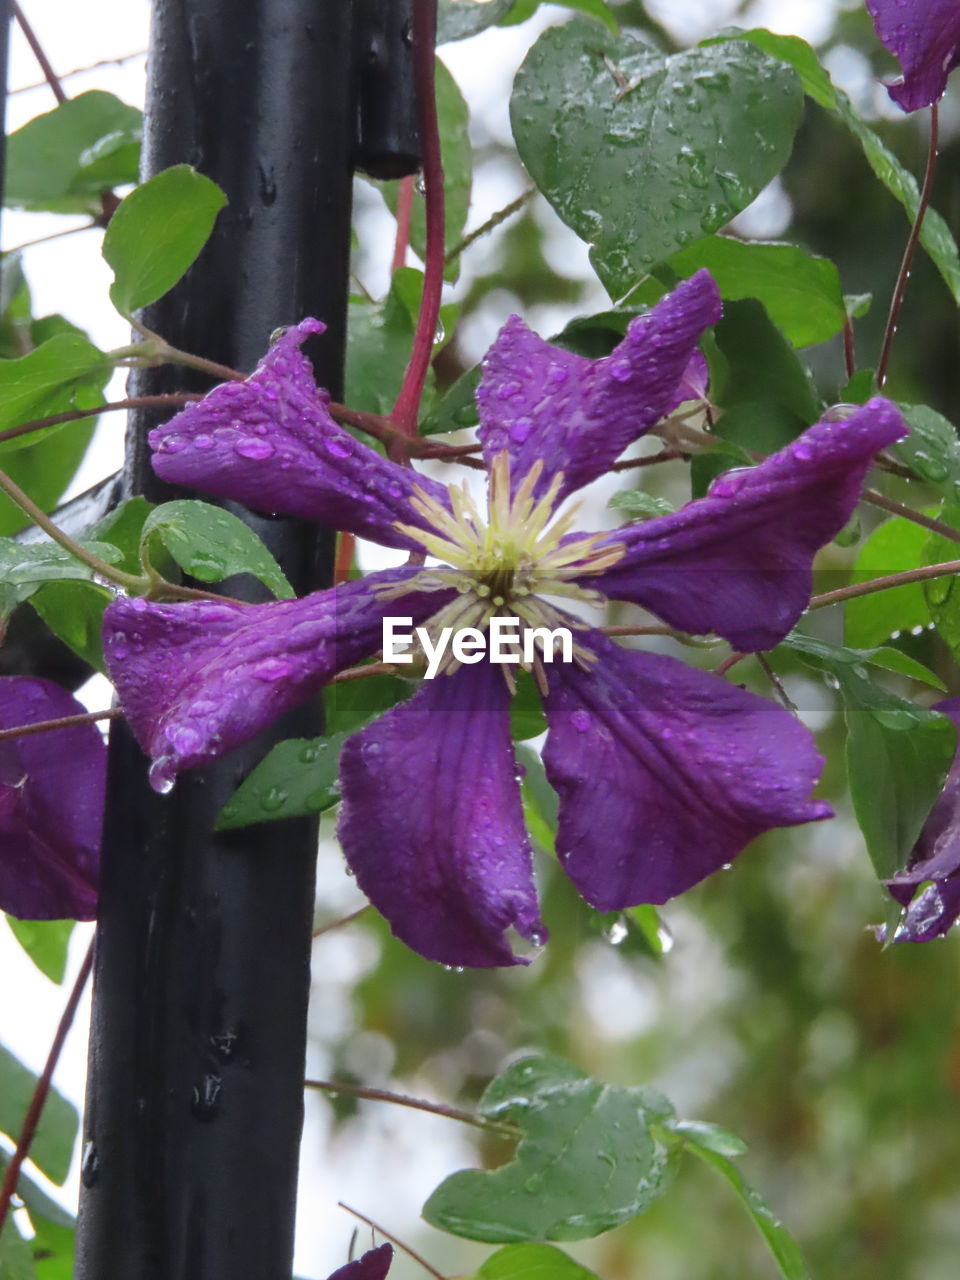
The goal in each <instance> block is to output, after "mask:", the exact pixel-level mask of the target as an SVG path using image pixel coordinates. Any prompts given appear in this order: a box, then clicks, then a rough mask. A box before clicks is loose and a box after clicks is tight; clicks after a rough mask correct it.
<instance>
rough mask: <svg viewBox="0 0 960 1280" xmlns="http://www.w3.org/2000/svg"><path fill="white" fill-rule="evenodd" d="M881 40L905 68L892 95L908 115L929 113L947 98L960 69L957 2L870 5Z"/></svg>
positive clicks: (873, 0)
mask: <svg viewBox="0 0 960 1280" xmlns="http://www.w3.org/2000/svg"><path fill="white" fill-rule="evenodd" d="M867 9H868V10H869V12H870V16H871V18H873V25H874V26H875V27H876V29H877V35H878V36H879V37H880V40H881V42H882V43H883V44H884V45H886V47H887V48H888V49H889V50H890V52H891V53H892V54H893V55H894V57H895V58H896V59H897V60H898V61H899V63H900V66H901V67H902V68H903V77H902V79H900V80H898V81H897V82H896V84H892V85H889V86H888V87H887V92H888V93H889V94H890V97H891V98H892V99H893V100H894V102H896V103H897V104H898V106H900V107H902V108H903V110H904V111H917V110H919V109H920V108H921V107H929V106H931V105H932V104H933V103H934V102H936V101H938V99H939V98H941V97H942V96H943V92H944V90H945V89H946V87H947V77H948V76H949V75H950V72H951V71H952V70H953V69H954V67H956V66H958V65H960V5H958V4H957V0H867Z"/></svg>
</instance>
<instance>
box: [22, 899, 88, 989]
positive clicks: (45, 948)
mask: <svg viewBox="0 0 960 1280" xmlns="http://www.w3.org/2000/svg"><path fill="white" fill-rule="evenodd" d="M7 925H8V926H9V929H10V932H11V933H12V934H13V936H14V937H15V938H16V940H17V941H18V942H19V943H20V945H21V947H23V949H24V951H25V952H26V953H27V955H28V956H29V957H30V959H31V960H32V961H33V963H34V964H35V965H36V966H37V968H38V969H39V970H40V972H41V973H43V974H46V976H47V977H48V978H49V979H50V981H51V982H56V983H60V982H63V975H64V973H65V972H66V969H67V948H68V947H69V945H70V937H71V935H72V933H73V930H74V927H75V925H76V921H74V920H18V919H17V917H16V916H7Z"/></svg>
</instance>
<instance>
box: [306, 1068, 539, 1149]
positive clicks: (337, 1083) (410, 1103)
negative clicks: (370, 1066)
mask: <svg viewBox="0 0 960 1280" xmlns="http://www.w3.org/2000/svg"><path fill="white" fill-rule="evenodd" d="M304 1084H305V1085H306V1087H307V1088H308V1089H321V1090H323V1092H325V1093H345V1094H346V1095H347V1096H348V1097H350V1098H362V1099H363V1100H364V1101H366V1102H392V1103H394V1104H395V1105H396V1106H398V1107H410V1108H411V1109H412V1110H414V1111H427V1112H429V1113H430V1115H434V1116H443V1117H445V1119H447V1120H458V1121H459V1122H460V1123H461V1124H469V1125H473V1127H474V1128H475V1129H487V1130H488V1131H489V1132H491V1133H499V1134H500V1135H501V1136H502V1137H504V1138H514V1139H515V1138H522V1137H523V1132H522V1130H520V1129H518V1128H517V1127H516V1125H512V1124H498V1123H497V1121H496V1120H485V1119H484V1117H483V1116H477V1115H474V1114H473V1113H472V1112H471V1111H461V1110H460V1108H459V1107H449V1106H447V1105H446V1103H443V1102H427V1101H426V1099H424V1098H412V1097H410V1095H409V1094H406V1093H393V1092H391V1091H390V1090H389V1089H373V1088H370V1087H369V1086H368V1085H364V1084H353V1083H351V1082H350V1081H349V1080H305V1081H304Z"/></svg>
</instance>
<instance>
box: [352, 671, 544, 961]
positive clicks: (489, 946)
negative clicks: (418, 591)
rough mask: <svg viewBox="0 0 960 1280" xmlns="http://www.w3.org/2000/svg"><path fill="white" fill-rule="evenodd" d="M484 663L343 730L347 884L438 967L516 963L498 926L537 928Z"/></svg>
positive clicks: (505, 728) (493, 686)
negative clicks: (348, 734)
mask: <svg viewBox="0 0 960 1280" xmlns="http://www.w3.org/2000/svg"><path fill="white" fill-rule="evenodd" d="M509 703H510V695H509V691H508V689H507V686H506V684H505V682H504V679H503V674H502V672H501V671H500V670H499V669H498V668H497V667H494V666H491V665H489V664H487V663H486V662H484V663H482V664H481V665H479V666H469V667H460V668H459V669H458V670H457V671H456V672H455V673H454V674H453V675H450V676H447V675H443V676H438V677H437V678H436V679H434V680H428V681H425V682H424V685H423V687H422V688H421V689H420V691H419V693H418V694H417V695H416V697H414V698H413V699H411V701H410V702H405V703H401V704H400V705H399V706H396V707H394V708H393V709H392V710H391V711H388V712H387V714H386V715H385V716H383V717H381V719H379V720H377V721H375V722H374V723H373V724H372V725H370V726H369V727H368V728H366V729H362V730H361V731H360V732H359V733H357V734H355V735H354V736H353V737H352V738H349V739H348V740H347V742H346V744H345V745H344V748H343V752H342V755H341V757H340V787H341V794H342V797H343V804H342V807H341V810H340V826H339V833H340V840H341V843H342V845H343V851H344V854H345V856H346V859H347V862H348V864H349V866H350V868H351V870H352V871H354V872H355V873H356V877H357V883H358V884H359V886H360V888H361V889H362V890H363V891H364V893H365V894H366V895H367V897H368V898H369V899H370V901H371V902H372V903H373V905H374V906H375V907H376V908H377V910H378V911H380V912H381V913H382V914H383V915H384V916H385V917H386V918H387V920H388V921H389V923H390V927H391V928H392V929H393V931H394V933H395V934H396V935H397V937H398V938H401V939H402V940H403V941H404V942H405V943H406V944H407V945H408V946H409V947H412V948H413V949H414V951H419V953H420V954H421V955H423V956H426V958H427V959H428V960H439V961H440V962H442V963H443V964H448V965H472V966H477V967H487V966H491V965H510V964H522V963H524V961H523V960H522V959H520V958H518V957H517V956H515V955H514V954H513V953H512V951H511V949H510V944H509V941H508V939H507V937H506V936H505V934H506V931H507V930H508V929H509V928H511V926H512V927H513V928H514V929H515V930H516V931H517V932H518V933H520V934H521V935H522V936H523V937H525V938H531V939H534V940H539V939H540V938H542V936H543V928H542V925H541V924H540V920H539V916H538V912H537V898H536V892H535V889H534V884H533V873H532V865H531V854H530V843H529V840H528V837H527V832H526V829H525V827H524V822H523V811H522V808H521V804H520V789H519V787H518V786H517V779H516V775H517V762H516V758H515V756H514V752H513V744H512V742H511V740H510V717H509Z"/></svg>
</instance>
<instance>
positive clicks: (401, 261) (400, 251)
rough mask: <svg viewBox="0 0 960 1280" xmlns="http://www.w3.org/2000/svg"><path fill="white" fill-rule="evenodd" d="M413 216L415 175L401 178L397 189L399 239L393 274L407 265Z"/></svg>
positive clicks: (396, 244)
mask: <svg viewBox="0 0 960 1280" xmlns="http://www.w3.org/2000/svg"><path fill="white" fill-rule="evenodd" d="M412 214H413V175H412V174H411V175H410V176H409V177H407V178H401V179H400V182H399V185H398V187H397V238H396V240H395V241H394V243H393V263H392V265H391V267H390V272H391V274H395V273H396V272H397V271H399V270H400V268H401V267H405V266H406V265H407V250H408V249H409V248H410V218H411V215H412Z"/></svg>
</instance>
